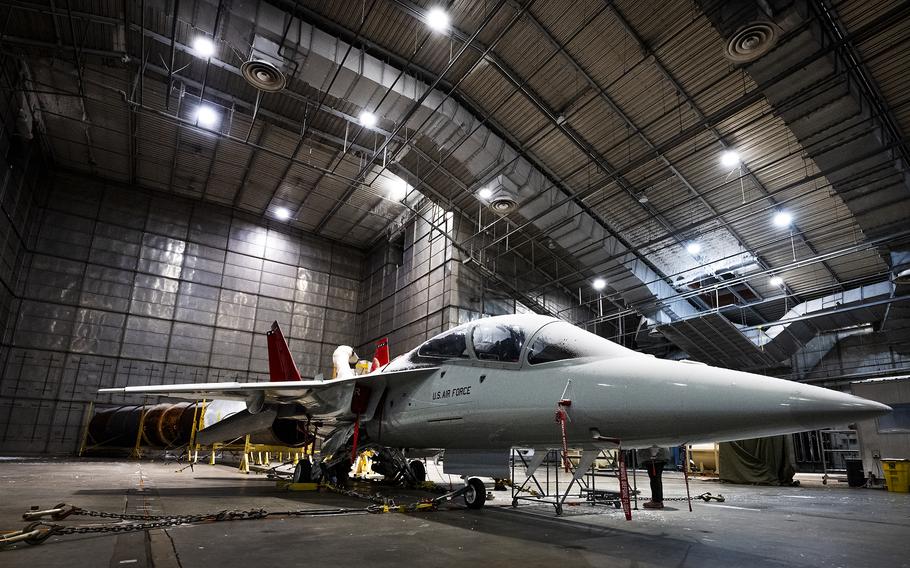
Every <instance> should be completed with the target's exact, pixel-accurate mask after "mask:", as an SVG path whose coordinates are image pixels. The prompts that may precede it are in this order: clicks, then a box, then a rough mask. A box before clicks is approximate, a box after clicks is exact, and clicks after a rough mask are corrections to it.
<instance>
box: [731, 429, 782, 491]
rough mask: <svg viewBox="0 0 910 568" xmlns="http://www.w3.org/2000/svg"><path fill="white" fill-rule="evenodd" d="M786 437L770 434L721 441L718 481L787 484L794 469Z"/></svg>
mask: <svg viewBox="0 0 910 568" xmlns="http://www.w3.org/2000/svg"><path fill="white" fill-rule="evenodd" d="M791 455H793V452H792V450H791V440H790V436H772V437H770V438H755V439H752V440H738V441H736V442H721V443H720V444H719V450H718V461H719V462H720V463H719V464H718V466H719V467H718V469H719V470H720V480H721V481H727V482H729V483H748V484H758V485H790V484H791V483H792V482H793V474H795V473H796V470H795V469H794V468H793V464H792V463H791V461H790V456H791Z"/></svg>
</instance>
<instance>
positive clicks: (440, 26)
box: [427, 6, 449, 33]
mask: <svg viewBox="0 0 910 568" xmlns="http://www.w3.org/2000/svg"><path fill="white" fill-rule="evenodd" d="M427 25H428V26H430V29H431V30H433V31H434V32H440V33H442V32H445V31H447V30H448V29H449V15H448V14H447V13H446V11H445V10H443V9H442V8H440V7H439V6H436V7H435V8H430V11H429V12H427Z"/></svg>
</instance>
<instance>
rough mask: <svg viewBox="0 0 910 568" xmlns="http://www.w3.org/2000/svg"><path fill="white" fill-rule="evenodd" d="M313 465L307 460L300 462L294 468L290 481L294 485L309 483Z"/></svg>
mask: <svg viewBox="0 0 910 568" xmlns="http://www.w3.org/2000/svg"><path fill="white" fill-rule="evenodd" d="M312 473H313V464H311V463H310V462H309V461H308V460H300V461H298V462H297V465H296V466H294V476H293V477H292V478H291V481H292V482H294V483H309V482H310V481H311V480H312Z"/></svg>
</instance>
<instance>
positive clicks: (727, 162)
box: [720, 150, 739, 168]
mask: <svg viewBox="0 0 910 568" xmlns="http://www.w3.org/2000/svg"><path fill="white" fill-rule="evenodd" d="M720 165H722V166H723V167H725V168H735V167H736V166H738V165H739V154H737V153H736V152H735V151H734V150H727V151H726V152H724V153H722V154H721V155H720Z"/></svg>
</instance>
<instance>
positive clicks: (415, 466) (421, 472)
mask: <svg viewBox="0 0 910 568" xmlns="http://www.w3.org/2000/svg"><path fill="white" fill-rule="evenodd" d="M408 467H409V468H410V469H411V475H412V476H414V481H416V482H417V483H423V482H424V481H426V480H427V468H426V466H424V465H423V462H422V461H420V460H414V461H412V462H411V463H410V464H409V465H408Z"/></svg>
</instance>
